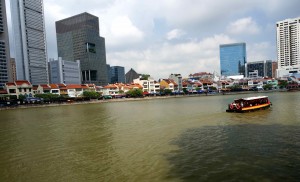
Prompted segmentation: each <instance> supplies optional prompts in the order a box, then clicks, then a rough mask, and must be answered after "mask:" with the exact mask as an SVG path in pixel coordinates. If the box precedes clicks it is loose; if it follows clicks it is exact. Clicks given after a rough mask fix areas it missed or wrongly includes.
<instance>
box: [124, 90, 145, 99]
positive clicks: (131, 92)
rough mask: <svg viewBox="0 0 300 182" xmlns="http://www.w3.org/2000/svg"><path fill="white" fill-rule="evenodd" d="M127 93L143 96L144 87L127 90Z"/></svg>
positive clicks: (131, 95)
mask: <svg viewBox="0 0 300 182" xmlns="http://www.w3.org/2000/svg"><path fill="white" fill-rule="evenodd" d="M126 95H127V96H129V97H142V96H143V90H142V89H131V90H129V91H128V92H126Z"/></svg>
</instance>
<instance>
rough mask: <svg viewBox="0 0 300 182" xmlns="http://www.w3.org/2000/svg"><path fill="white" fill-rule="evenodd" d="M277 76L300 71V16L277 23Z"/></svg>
mask: <svg viewBox="0 0 300 182" xmlns="http://www.w3.org/2000/svg"><path fill="white" fill-rule="evenodd" d="M276 32H277V61H278V69H277V77H283V76H288V75H289V74H293V73H300V17H298V18H293V19H286V20H283V21H279V22H277V23H276Z"/></svg>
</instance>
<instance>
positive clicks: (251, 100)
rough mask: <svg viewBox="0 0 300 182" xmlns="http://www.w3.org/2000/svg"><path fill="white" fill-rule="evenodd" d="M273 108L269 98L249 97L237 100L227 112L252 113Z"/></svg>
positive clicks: (230, 105)
mask: <svg viewBox="0 0 300 182" xmlns="http://www.w3.org/2000/svg"><path fill="white" fill-rule="evenodd" d="M270 106H271V102H270V101H269V99H268V96H257V97H247V98H241V99H235V100H234V102H232V103H231V104H229V105H228V109H227V110H226V112H241V113H242V112H251V111H255V110H263V109H267V108H269V107H270Z"/></svg>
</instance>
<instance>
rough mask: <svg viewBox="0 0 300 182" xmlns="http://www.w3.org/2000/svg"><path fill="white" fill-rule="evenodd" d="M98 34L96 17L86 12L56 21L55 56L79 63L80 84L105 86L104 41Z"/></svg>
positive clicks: (97, 19) (106, 77)
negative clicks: (56, 54)
mask: <svg viewBox="0 0 300 182" xmlns="http://www.w3.org/2000/svg"><path fill="white" fill-rule="evenodd" d="M99 34H100V31H99V18H98V17H96V16H94V15H91V14H89V13H81V14H79V15H75V16H72V17H70V18H66V19H64V20H60V21H57V22H56V36H57V50H58V56H59V57H62V59H64V60H72V61H75V60H80V67H81V78H82V82H83V83H94V84H96V85H106V84H107V83H108V80H107V79H108V76H107V66H106V51H105V39H104V38H103V37H100V35H99Z"/></svg>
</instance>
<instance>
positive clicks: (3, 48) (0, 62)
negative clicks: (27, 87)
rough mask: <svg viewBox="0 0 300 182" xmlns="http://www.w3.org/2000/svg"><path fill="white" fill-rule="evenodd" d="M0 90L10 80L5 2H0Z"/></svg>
mask: <svg viewBox="0 0 300 182" xmlns="http://www.w3.org/2000/svg"><path fill="white" fill-rule="evenodd" d="M0 17H1V18H0V88H2V87H4V85H5V83H6V82H8V81H12V80H11V74H10V73H11V72H10V70H11V69H10V62H9V60H10V53H9V41H8V28H7V16H6V7H5V0H0Z"/></svg>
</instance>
